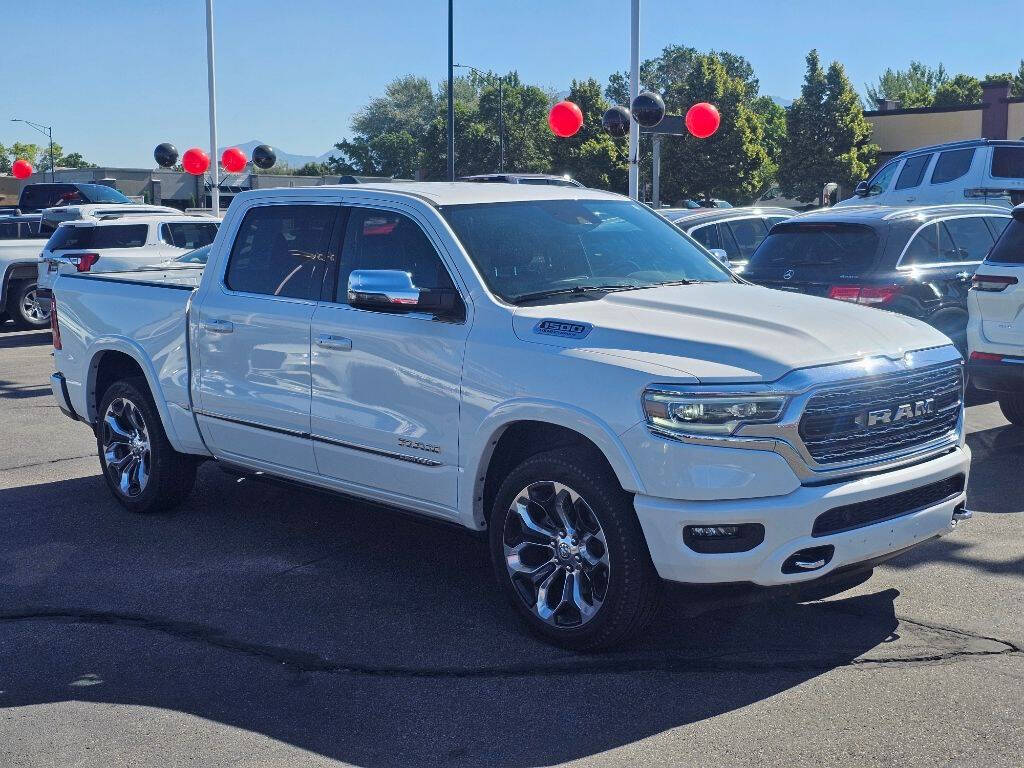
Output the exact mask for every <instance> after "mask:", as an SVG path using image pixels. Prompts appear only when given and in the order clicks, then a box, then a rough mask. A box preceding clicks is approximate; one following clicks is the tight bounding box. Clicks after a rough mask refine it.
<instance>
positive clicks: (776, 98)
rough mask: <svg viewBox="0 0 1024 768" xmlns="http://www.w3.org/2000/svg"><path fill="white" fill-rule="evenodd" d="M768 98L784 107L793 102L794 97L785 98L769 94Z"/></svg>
mask: <svg viewBox="0 0 1024 768" xmlns="http://www.w3.org/2000/svg"><path fill="white" fill-rule="evenodd" d="M768 98H769V99H771V100H772V101H774V102H775V103H776V104H778V105H779V106H780V107H783V108H785V107H788V106H789V105H790V104H792V103H793V100H792V99H784V98H782V97H781V96H769V97H768Z"/></svg>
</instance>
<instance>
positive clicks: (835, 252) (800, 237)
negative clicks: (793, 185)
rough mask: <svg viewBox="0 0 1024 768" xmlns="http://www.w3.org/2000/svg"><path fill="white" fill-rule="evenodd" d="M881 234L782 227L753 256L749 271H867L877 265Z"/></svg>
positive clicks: (835, 227)
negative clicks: (793, 269)
mask: <svg viewBox="0 0 1024 768" xmlns="http://www.w3.org/2000/svg"><path fill="white" fill-rule="evenodd" d="M877 250H878V235H877V234H876V233H875V230H874V229H872V228H871V227H865V226H862V225H859V224H778V225H776V226H775V227H774V228H773V229H772V233H771V234H770V235H768V237H766V238H765V239H764V240H763V241H762V243H761V245H760V246H758V248H757V250H756V251H754V254H753V255H752V256H751V257H750V263H749V264H748V265H747V272H756V271H757V270H762V269H763V270H774V269H779V268H787V267H836V268H842V269H843V270H854V271H857V270H865V269H868V268H870V267H871V266H872V265H873V264H874V262H875V254H876V251H877Z"/></svg>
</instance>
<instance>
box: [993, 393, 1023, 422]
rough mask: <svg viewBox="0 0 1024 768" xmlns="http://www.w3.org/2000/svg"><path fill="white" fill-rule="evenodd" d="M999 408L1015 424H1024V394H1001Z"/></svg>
mask: <svg viewBox="0 0 1024 768" xmlns="http://www.w3.org/2000/svg"><path fill="white" fill-rule="evenodd" d="M999 410H1001V411H1002V412H1003V416H1005V417H1006V420H1007V421H1008V422H1010V423H1011V424H1013V425H1014V426H1018V427H1021V426H1024V394H1018V393H1013V394H1001V395H999Z"/></svg>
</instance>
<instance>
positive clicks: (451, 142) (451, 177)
mask: <svg viewBox="0 0 1024 768" xmlns="http://www.w3.org/2000/svg"><path fill="white" fill-rule="evenodd" d="M454 4H455V0H448V181H455V43H454V41H453V39H452V34H453V30H454V27H455V7H454Z"/></svg>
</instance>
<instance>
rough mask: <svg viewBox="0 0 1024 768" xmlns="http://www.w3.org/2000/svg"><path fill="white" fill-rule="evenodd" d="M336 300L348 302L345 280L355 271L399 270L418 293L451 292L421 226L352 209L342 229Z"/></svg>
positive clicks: (391, 214)
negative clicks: (435, 290) (404, 273)
mask: <svg viewBox="0 0 1024 768" xmlns="http://www.w3.org/2000/svg"><path fill="white" fill-rule="evenodd" d="M341 253H342V256H341V271H340V272H339V273H338V289H337V292H336V296H335V300H336V301H337V302H339V303H340V304H347V303H348V277H349V275H350V274H352V272H353V271H355V270H357V269H398V270H401V271H402V272H408V273H409V274H410V275H411V276H412V282H413V285H415V286H416V287H417V288H420V289H421V290H431V289H438V288H449V289H454V288H455V284H454V283H453V282H452V278H451V276H450V275H449V274H448V270H447V269H446V268H445V266H444V262H442V261H441V257H440V256H438V254H437V251H436V250H435V249H434V246H433V244H432V243H431V242H430V240H429V239H427V236H426V234H424V232H423V230H422V229H420V226H419V225H418V224H417V223H416V222H415V221H413V220H412V219H410V218H409V217H408V216H404V215H402V214H400V213H394V212H392V211H381V210H374V209H372V208H353V209H352V211H351V213H350V214H349V218H348V226H347V227H346V229H345V244H344V246H343V247H342V251H341Z"/></svg>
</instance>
